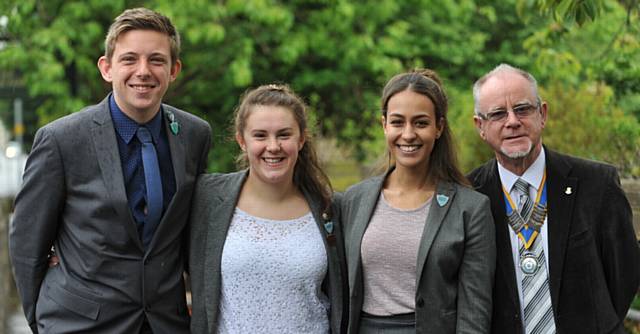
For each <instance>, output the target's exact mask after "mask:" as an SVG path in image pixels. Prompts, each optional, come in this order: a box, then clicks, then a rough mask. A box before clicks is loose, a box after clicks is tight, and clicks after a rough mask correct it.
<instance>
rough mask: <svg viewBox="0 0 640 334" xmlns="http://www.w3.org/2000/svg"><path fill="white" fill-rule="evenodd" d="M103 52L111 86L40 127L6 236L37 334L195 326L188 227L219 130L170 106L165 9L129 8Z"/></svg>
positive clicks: (171, 52) (176, 66) (175, 58)
mask: <svg viewBox="0 0 640 334" xmlns="http://www.w3.org/2000/svg"><path fill="white" fill-rule="evenodd" d="M105 48H106V51H105V55H104V56H102V57H100V59H99V60H98V67H99V69H100V73H101V74H102V77H103V78H104V80H106V81H107V82H110V83H111V84H112V87H113V92H112V93H111V94H109V95H108V96H107V97H106V98H105V99H104V100H103V101H102V102H100V103H99V104H97V105H94V106H90V107H87V108H85V109H83V110H82V111H80V112H77V113H74V114H72V115H69V116H67V117H63V118H61V119H59V120H57V121H55V122H52V123H50V124H48V125H46V126H44V127H42V128H41V129H40V130H38V132H37V134H36V137H35V141H34V144H33V149H32V151H31V154H30V156H29V159H28V161H27V166H26V169H25V174H24V184H23V187H22V190H21V191H20V193H19V194H18V196H17V197H16V202H15V214H14V218H13V221H12V226H11V232H10V238H9V246H10V252H11V260H12V264H13V267H14V272H15V278H16V282H17V285H18V291H19V294H20V297H21V299H22V304H23V307H24V311H25V314H26V317H27V320H28V322H29V325H30V327H31V329H32V331H33V332H34V333H37V332H41V333H67V332H74V333H75V332H83V333H151V332H153V333H188V332H189V317H188V314H187V308H186V303H185V289H184V282H183V277H182V274H183V271H184V267H185V261H184V259H185V258H186V254H185V248H184V247H185V245H184V240H185V237H186V236H187V235H188V233H185V229H186V224H187V220H188V216H189V208H190V201H191V196H192V190H193V187H194V181H195V179H196V176H197V175H198V174H199V173H201V172H203V171H204V170H205V167H206V163H207V154H208V150H209V145H210V139H211V129H210V127H209V125H208V124H207V123H206V122H205V121H203V120H201V119H199V118H197V117H195V116H193V115H191V114H188V113H186V112H184V111H181V110H178V109H176V108H173V107H171V106H169V105H165V104H162V98H163V96H164V94H165V92H166V90H167V88H168V86H169V84H170V83H171V82H172V81H173V80H175V78H176V77H177V75H178V73H179V72H180V68H181V63H180V60H179V50H180V38H179V35H178V32H177V31H176V29H175V28H174V26H173V25H172V23H171V22H170V20H169V19H168V18H167V17H165V16H163V15H161V14H159V13H156V12H154V11H151V10H148V9H144V8H137V9H130V10H126V11H124V12H123V13H122V14H121V15H120V16H118V17H117V18H116V19H115V21H114V23H113V24H112V25H111V27H110V29H109V32H108V35H107V37H106V41H105ZM52 246H53V247H55V254H56V256H57V257H58V259H59V264H58V265H55V266H52V267H50V266H49V265H48V259H47V258H48V255H49V253H50V251H51V249H52Z"/></svg>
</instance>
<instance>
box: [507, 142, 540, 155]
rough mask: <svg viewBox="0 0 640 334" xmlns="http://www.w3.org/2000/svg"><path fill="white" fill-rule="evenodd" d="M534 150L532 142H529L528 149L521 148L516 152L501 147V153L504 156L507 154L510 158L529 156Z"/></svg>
mask: <svg viewBox="0 0 640 334" xmlns="http://www.w3.org/2000/svg"><path fill="white" fill-rule="evenodd" d="M532 150H533V144H532V143H531V142H529V143H528V147H527V149H526V150H520V151H515V152H514V151H507V150H506V149H505V148H503V147H500V153H502V154H503V155H504V156H506V157H507V158H509V159H522V158H524V157H526V156H528V155H529V153H531V151H532Z"/></svg>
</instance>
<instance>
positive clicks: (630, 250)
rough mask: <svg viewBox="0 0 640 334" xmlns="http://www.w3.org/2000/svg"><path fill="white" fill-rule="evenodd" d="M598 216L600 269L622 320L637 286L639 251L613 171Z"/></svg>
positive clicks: (621, 192)
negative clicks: (600, 236)
mask: <svg viewBox="0 0 640 334" xmlns="http://www.w3.org/2000/svg"><path fill="white" fill-rule="evenodd" d="M607 177H608V184H607V186H606V189H604V191H605V194H604V196H603V197H602V198H603V201H604V203H602V205H601V208H602V211H601V212H600V219H599V222H600V229H601V235H602V240H601V242H600V245H601V246H600V252H601V256H602V266H603V270H604V274H605V278H606V280H607V285H608V288H609V295H610V296H611V299H612V300H611V301H612V303H613V305H614V307H615V309H616V313H617V314H618V317H619V318H620V320H622V319H624V317H625V316H626V313H627V311H628V310H629V306H630V305H631V302H632V300H633V297H634V296H635V295H636V292H637V291H638V285H639V284H640V249H639V248H638V241H637V240H636V236H635V233H634V230H633V219H632V214H631V207H630V205H629V201H628V200H627V198H626V197H625V195H624V191H623V190H622V188H621V187H620V180H619V178H618V173H617V172H616V171H615V169H613V168H611V169H610V170H609V173H607Z"/></svg>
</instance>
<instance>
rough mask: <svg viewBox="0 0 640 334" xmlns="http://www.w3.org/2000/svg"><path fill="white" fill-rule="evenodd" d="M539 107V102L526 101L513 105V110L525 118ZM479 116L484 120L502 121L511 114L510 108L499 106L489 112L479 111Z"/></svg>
mask: <svg viewBox="0 0 640 334" xmlns="http://www.w3.org/2000/svg"><path fill="white" fill-rule="evenodd" d="M539 107H540V104H539V103H536V105H532V104H528V103H525V104H520V105H517V106H515V107H513V108H512V109H511V110H512V111H513V114H514V115H516V117H517V118H518V119H523V118H526V117H529V116H531V115H532V114H533V113H534V112H536V111H538V108H539ZM478 116H480V118H482V119H484V120H489V121H492V122H500V121H504V120H506V119H507V116H509V110H508V109H504V108H498V109H495V110H494V111H491V112H488V113H478Z"/></svg>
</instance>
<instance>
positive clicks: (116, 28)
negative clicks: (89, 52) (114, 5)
mask: <svg viewBox="0 0 640 334" xmlns="http://www.w3.org/2000/svg"><path fill="white" fill-rule="evenodd" d="M131 30H152V31H157V32H160V33H163V34H166V35H167V36H168V37H169V45H170V46H171V65H174V64H175V63H176V61H177V60H178V58H179V57H180V34H178V31H177V30H176V28H175V27H174V26H173V23H171V20H169V18H168V17H166V16H164V15H162V14H160V13H158V12H155V11H153V10H151V9H147V8H131V9H127V10H125V11H124V12H122V14H120V15H119V16H118V17H116V18H115V20H113V23H112V24H111V26H110V27H109V32H108V33H107V37H106V38H105V40H104V55H105V57H106V58H107V61H111V57H112V56H113V51H114V50H115V48H116V41H117V40H118V37H120V35H122V34H123V33H125V32H127V31H131Z"/></svg>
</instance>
